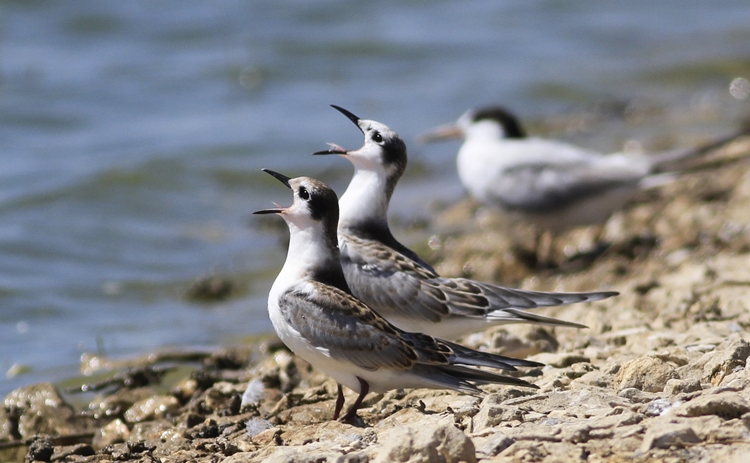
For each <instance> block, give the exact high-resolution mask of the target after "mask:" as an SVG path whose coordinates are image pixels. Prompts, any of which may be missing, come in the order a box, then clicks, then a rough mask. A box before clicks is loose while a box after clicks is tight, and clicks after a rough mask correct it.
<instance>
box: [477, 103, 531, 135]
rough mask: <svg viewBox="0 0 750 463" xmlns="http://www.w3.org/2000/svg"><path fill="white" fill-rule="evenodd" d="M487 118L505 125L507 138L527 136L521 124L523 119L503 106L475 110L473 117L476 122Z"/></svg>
mask: <svg viewBox="0 0 750 463" xmlns="http://www.w3.org/2000/svg"><path fill="white" fill-rule="evenodd" d="M485 119H489V120H493V121H497V122H498V123H499V124H500V125H501V126H502V127H503V131H504V132H505V138H526V130H524V128H523V126H522V125H521V121H519V120H518V118H517V117H516V116H514V115H513V114H511V113H510V111H508V110H506V109H505V108H503V107H500V106H488V107H486V108H481V109H478V110H476V111H475V112H474V117H473V119H472V120H473V121H474V122H479V121H481V120H485Z"/></svg>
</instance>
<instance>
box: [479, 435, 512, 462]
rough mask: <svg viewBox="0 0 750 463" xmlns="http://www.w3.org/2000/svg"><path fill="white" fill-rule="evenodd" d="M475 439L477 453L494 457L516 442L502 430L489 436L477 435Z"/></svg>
mask: <svg viewBox="0 0 750 463" xmlns="http://www.w3.org/2000/svg"><path fill="white" fill-rule="evenodd" d="M473 441H474V443H475V445H476V450H477V453H478V454H481V455H486V456H488V457H494V456H495V455H497V454H498V453H500V452H502V451H503V450H505V449H507V448H508V447H510V446H511V445H513V443H514V442H515V440H514V439H512V438H511V437H508V436H507V435H505V434H503V433H500V432H498V433H495V434H492V435H490V436H487V437H476V438H474V439H473Z"/></svg>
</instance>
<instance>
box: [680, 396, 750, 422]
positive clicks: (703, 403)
mask: <svg viewBox="0 0 750 463" xmlns="http://www.w3.org/2000/svg"><path fill="white" fill-rule="evenodd" d="M748 412H750V402H748V400H746V399H745V398H743V397H740V396H738V395H737V394H735V393H733V392H722V393H720V394H705V395H702V396H700V397H698V398H695V399H693V400H691V401H690V402H687V403H685V404H683V405H681V406H680V407H679V408H678V409H676V410H675V414H676V415H678V416H705V415H716V416H718V417H720V418H722V419H724V420H732V419H735V418H740V417H742V415H744V414H746V413H748Z"/></svg>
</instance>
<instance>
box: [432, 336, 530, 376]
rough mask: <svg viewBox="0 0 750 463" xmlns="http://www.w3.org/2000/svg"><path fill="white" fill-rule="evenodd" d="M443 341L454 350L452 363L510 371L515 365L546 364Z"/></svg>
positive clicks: (513, 369)
mask: <svg viewBox="0 0 750 463" xmlns="http://www.w3.org/2000/svg"><path fill="white" fill-rule="evenodd" d="M441 342H443V343H445V344H446V345H447V346H448V347H450V348H451V349H452V350H453V353H454V355H453V357H452V358H451V359H450V360H451V363H456V364H460V365H470V366H474V367H489V368H497V369H500V370H508V371H515V370H516V368H515V367H543V366H544V364H543V363H539V362H534V361H532V360H524V359H515V358H512V357H505V356H503V355H498V354H491V353H489V352H480V351H477V350H473V349H469V348H468V347H464V346H462V345H460V344H456V343H453V342H449V341H445V340H441Z"/></svg>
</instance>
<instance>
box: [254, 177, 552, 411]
mask: <svg viewBox="0 0 750 463" xmlns="http://www.w3.org/2000/svg"><path fill="white" fill-rule="evenodd" d="M263 170H264V171H265V172H267V173H268V174H270V175H272V176H274V177H275V178H276V179H278V180H279V181H281V182H282V183H283V184H284V185H286V186H287V187H289V188H290V189H291V190H292V192H293V195H294V200H293V203H292V205H291V206H289V207H276V208H273V209H265V210H261V211H257V212H255V213H256V214H278V215H280V216H281V217H282V218H283V219H284V220H285V221H286V223H287V225H288V227H289V234H290V239H289V250H288V254H287V258H286V261H285V262H284V266H283V268H282V269H281V272H280V273H279V275H278V276H277V277H276V281H274V283H273V286H272V288H271V292H270V294H269V295H268V312H269V315H270V318H271V322H272V324H273V327H274V329H275V330H276V333H277V334H278V336H279V338H280V339H281V340H282V341H283V342H284V344H286V346H287V347H289V348H290V349H291V350H292V351H293V352H294V353H295V354H297V355H299V356H300V357H302V358H303V359H305V360H306V361H308V362H309V363H310V364H312V365H313V366H314V367H316V368H319V369H320V370H322V371H324V372H325V373H327V374H328V375H330V376H331V377H332V378H333V379H334V380H335V381H336V382H337V383H338V395H337V398H336V406H335V410H334V414H333V419H338V418H339V414H340V412H341V409H342V407H343V405H344V395H343V390H342V385H344V386H346V387H348V388H350V389H352V390H354V391H355V392H358V393H359V396H358V397H357V399H356V401H355V402H354V404H353V405H352V406H351V407H350V408H349V410H348V411H347V413H346V414H345V415H344V416H343V417H342V421H345V422H353V421H355V420H356V418H357V409H358V408H359V406H360V405H361V404H362V400H363V399H364V397H365V396H366V395H367V393H368V391H374V392H385V391H388V390H390V389H396V388H432V389H453V390H456V391H460V392H466V393H469V394H477V393H481V390H480V389H479V388H477V386H476V385H478V384H489V383H499V384H512V385H515V386H525V387H532V388H535V387H536V386H534V385H533V384H531V383H528V382H526V381H524V380H522V379H518V378H513V377H509V376H502V375H499V374H496V373H490V372H488V371H484V370H480V369H478V368H475V367H490V368H497V369H503V370H510V371H513V370H515V367H516V366H541V365H542V364H540V363H537V362H532V361H529V360H519V359H513V358H509V357H503V356H500V355H495V354H490V353H486V352H479V351H475V350H472V349H468V348H466V347H462V346H460V345H458V344H454V343H451V342H448V341H444V340H441V339H437V338H433V337H431V336H428V335H425V334H420V333H410V332H406V331H403V330H401V329H399V328H397V327H395V326H393V325H392V324H390V323H389V322H388V321H386V320H385V319H384V318H383V317H381V316H380V315H378V314H377V313H376V312H375V311H373V310H372V309H370V308H369V307H368V306H367V305H366V304H365V303H363V302H362V301H360V300H358V299H357V298H355V297H354V296H353V295H352V294H351V292H350V290H349V286H348V285H347V282H346V280H345V278H344V272H343V270H342V268H341V264H340V263H339V250H338V246H337V238H336V227H337V221H338V215H339V210H338V198H337V197H336V194H335V193H334V192H333V190H331V189H330V188H328V187H327V186H326V185H325V184H323V183H322V182H319V181H317V180H314V179H311V178H308V177H298V178H291V179H290V178H289V177H286V176H284V175H282V174H279V173H277V172H274V171H271V170H268V169H263Z"/></svg>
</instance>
